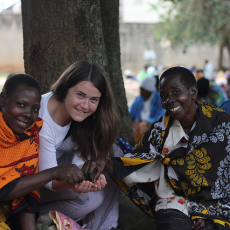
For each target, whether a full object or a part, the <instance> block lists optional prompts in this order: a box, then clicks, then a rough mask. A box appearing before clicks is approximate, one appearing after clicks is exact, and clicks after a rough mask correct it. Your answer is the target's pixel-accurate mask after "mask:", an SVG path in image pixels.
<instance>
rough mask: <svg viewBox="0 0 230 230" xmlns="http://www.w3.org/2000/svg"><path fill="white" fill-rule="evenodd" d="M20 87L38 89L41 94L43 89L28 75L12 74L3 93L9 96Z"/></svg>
mask: <svg viewBox="0 0 230 230" xmlns="http://www.w3.org/2000/svg"><path fill="white" fill-rule="evenodd" d="M20 85H25V86H27V87H31V88H34V89H37V90H38V91H39V92H40V93H41V87H40V85H39V84H38V82H37V81H36V80H35V79H34V78H33V77H31V76H30V75H28V74H12V75H10V76H9V77H8V78H7V79H6V81H5V84H4V86H3V89H2V92H4V93H5V94H6V96H9V95H10V94H11V93H12V92H15V91H16V90H17V88H18V87H19V86H20Z"/></svg>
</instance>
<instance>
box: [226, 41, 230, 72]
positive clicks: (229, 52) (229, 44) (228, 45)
mask: <svg viewBox="0 0 230 230" xmlns="http://www.w3.org/2000/svg"><path fill="white" fill-rule="evenodd" d="M225 47H226V48H227V50H228V63H229V66H228V68H230V43H229V39H228V38H226V39H225Z"/></svg>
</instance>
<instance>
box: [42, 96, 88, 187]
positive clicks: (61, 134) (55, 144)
mask: <svg viewBox="0 0 230 230" xmlns="http://www.w3.org/2000/svg"><path fill="white" fill-rule="evenodd" d="M52 95H53V93H52V92H49V93H46V94H44V95H42V100H41V109H40V111H39V117H41V118H42V119H43V121H44V123H43V127H42V129H41V131H40V133H39V139H40V148H39V171H43V170H45V169H49V168H52V167H56V166H57V165H58V164H57V160H58V159H60V158H61V157H62V154H63V151H71V150H73V149H74V148H76V143H74V142H72V140H71V137H68V138H67V139H66V140H65V141H64V142H63V140H64V138H65V137H66V135H67V133H68V131H69V128H70V124H71V123H70V124H68V125H66V126H64V127H62V126H60V125H58V124H56V123H55V122H54V121H53V119H52V118H51V116H50V114H49V112H48V108H47V106H48V101H49V99H50V98H51V96H52ZM72 163H75V164H76V165H81V164H83V163H84V161H83V160H82V159H81V158H79V157H78V156H77V154H74V158H73V161H72ZM45 187H46V188H48V189H50V190H53V189H52V181H51V182H49V183H48V184H46V185H45Z"/></svg>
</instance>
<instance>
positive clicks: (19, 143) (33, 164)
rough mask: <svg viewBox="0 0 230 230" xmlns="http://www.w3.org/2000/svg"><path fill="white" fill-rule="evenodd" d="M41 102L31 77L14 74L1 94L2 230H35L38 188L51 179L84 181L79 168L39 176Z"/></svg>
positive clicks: (58, 168) (0, 198)
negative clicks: (39, 115)
mask: <svg viewBox="0 0 230 230" xmlns="http://www.w3.org/2000/svg"><path fill="white" fill-rule="evenodd" d="M40 101H41V88H40V86H39V84H38V82H37V81H36V80H35V79H34V78H33V77H31V76H30V75H27V74H16V75H11V76H10V77H9V78H8V79H7V80H6V82H5V84H4V86H3V90H2V93H1V95H0V109H1V110H0V152H1V154H0V229H10V228H11V229H12V230H15V229H21V230H35V229H36V228H35V215H36V214H38V212H39V200H40V194H39V191H38V190H37V189H38V188H40V187H41V186H43V185H44V184H46V183H48V182H49V181H51V180H58V181H68V182H69V183H71V184H72V183H79V182H81V180H82V179H83V178H84V176H83V173H82V172H81V171H80V170H77V167H76V166H75V165H67V166H64V167H63V166H59V167H56V168H52V169H49V170H46V171H43V172H42V173H38V152H39V132H40V130H41V128H42V125H43V121H42V120H41V119H40V118H38V112H39V109H40ZM9 214H11V215H10V220H9ZM8 224H10V227H9V226H8Z"/></svg>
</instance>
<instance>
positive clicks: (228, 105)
mask: <svg viewBox="0 0 230 230" xmlns="http://www.w3.org/2000/svg"><path fill="white" fill-rule="evenodd" d="M219 108H220V109H222V110H224V111H225V112H227V113H230V100H227V101H224V102H223V103H222V104H221V105H220V107H219Z"/></svg>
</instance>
